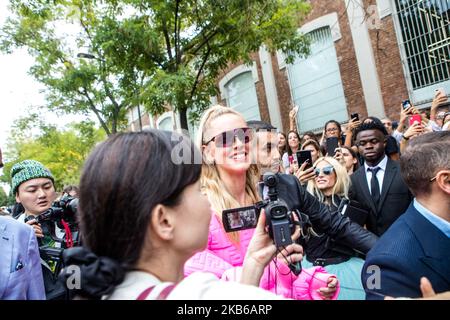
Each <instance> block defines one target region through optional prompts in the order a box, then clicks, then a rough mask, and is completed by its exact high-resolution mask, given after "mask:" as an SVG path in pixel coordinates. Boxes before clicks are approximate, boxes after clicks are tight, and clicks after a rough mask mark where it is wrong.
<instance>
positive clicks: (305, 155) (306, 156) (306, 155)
mask: <svg viewBox="0 0 450 320" xmlns="http://www.w3.org/2000/svg"><path fill="white" fill-rule="evenodd" d="M297 161H298V166H299V167H301V166H302V164H303V163H305V162H306V161H308V164H307V165H306V168H305V169H307V168H311V167H312V157H311V151H310V150H302V151H297Z"/></svg>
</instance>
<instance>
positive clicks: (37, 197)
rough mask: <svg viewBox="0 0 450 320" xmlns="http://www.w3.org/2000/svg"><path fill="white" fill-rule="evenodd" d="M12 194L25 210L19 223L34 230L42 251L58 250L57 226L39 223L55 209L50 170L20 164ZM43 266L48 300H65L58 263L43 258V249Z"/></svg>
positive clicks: (30, 162) (28, 162)
mask: <svg viewBox="0 0 450 320" xmlns="http://www.w3.org/2000/svg"><path fill="white" fill-rule="evenodd" d="M11 192H12V193H13V194H14V195H15V196H16V202H17V203H20V204H21V205H22V206H23V208H24V213H22V214H21V215H20V216H19V217H18V218H17V220H18V221H21V222H25V223H26V224H28V225H30V226H32V227H33V229H34V232H35V234H36V237H37V238H38V243H39V247H40V249H42V248H54V247H56V246H57V243H56V242H55V240H54V239H53V237H52V234H54V231H55V228H56V226H55V223H54V222H52V221H46V222H45V223H44V222H43V223H37V222H36V220H37V219H38V217H39V216H40V215H41V214H43V213H44V212H46V211H47V210H48V209H50V208H51V207H52V203H53V201H54V200H55V197H56V193H55V187H54V178H53V175H52V174H51V172H50V170H48V169H47V168H46V167H44V165H43V164H42V163H40V162H38V161H35V160H24V161H22V162H19V163H16V164H15V165H14V166H13V167H12V168H11ZM41 263H42V273H43V276H44V284H45V292H46V296H47V299H56V298H61V297H62V296H63V293H64V291H63V290H62V288H61V286H59V284H58V282H57V281H56V280H57V279H56V275H55V274H54V273H55V268H56V262H55V261H53V260H52V259H49V258H48V257H47V256H45V255H43V251H42V250H41Z"/></svg>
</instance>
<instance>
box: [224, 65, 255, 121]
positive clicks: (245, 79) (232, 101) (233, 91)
mask: <svg viewBox="0 0 450 320" xmlns="http://www.w3.org/2000/svg"><path fill="white" fill-rule="evenodd" d="M225 90H226V91H227V95H226V96H227V99H226V100H227V105H228V106H229V107H231V108H233V109H234V110H236V111H237V112H239V113H240V114H242V115H243V116H244V118H245V120H246V121H248V120H261V116H260V114H259V105H258V97H257V95H256V88H255V80H254V79H253V75H252V72H251V71H248V72H243V73H241V74H239V75H237V76H235V77H234V78H232V79H231V80H230V81H228V83H227V84H226V85H225Z"/></svg>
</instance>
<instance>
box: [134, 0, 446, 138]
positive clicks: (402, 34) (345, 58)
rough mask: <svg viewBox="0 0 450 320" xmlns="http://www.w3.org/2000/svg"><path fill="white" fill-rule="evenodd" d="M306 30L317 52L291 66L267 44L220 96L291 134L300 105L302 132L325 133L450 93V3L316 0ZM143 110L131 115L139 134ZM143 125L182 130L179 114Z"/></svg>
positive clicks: (232, 70) (226, 77)
mask: <svg viewBox="0 0 450 320" xmlns="http://www.w3.org/2000/svg"><path fill="white" fill-rule="evenodd" d="M310 2H311V7H312V10H311V12H310V14H309V16H308V17H307V19H306V20H305V21H304V22H303V24H302V25H301V26H300V27H299V32H303V33H305V34H308V35H310V36H311V39H312V47H311V55H310V56H308V57H307V58H302V57H298V59H296V61H295V62H294V63H293V64H291V65H287V64H286V63H285V62H284V58H283V55H282V54H281V53H276V54H271V53H269V52H268V51H267V50H266V49H265V48H264V47H262V48H260V50H259V52H255V53H253V54H252V59H253V64H252V65H250V66H248V65H239V64H238V65H230V66H229V67H228V68H227V69H226V70H224V71H223V73H222V75H221V76H220V77H219V78H218V81H217V85H218V88H219V90H220V96H219V97H217V98H216V99H213V100H214V101H213V102H214V103H216V102H220V103H222V104H224V105H227V106H230V107H232V108H235V109H236V110H238V111H239V112H241V113H242V114H244V116H245V117H246V118H247V120H250V119H261V120H264V121H269V122H271V123H272V124H273V125H274V126H276V127H277V128H279V129H280V130H283V131H287V130H288V129H289V119H288V114H289V111H290V108H291V104H292V102H294V103H295V104H296V105H298V106H299V112H298V121H297V122H298V124H299V128H300V131H307V130H313V131H316V132H320V131H321V130H322V127H323V125H324V124H325V122H326V121H327V120H330V119H335V120H338V121H339V122H342V123H345V122H347V121H348V119H349V115H350V114H351V113H355V112H357V113H359V114H360V117H365V116H367V115H372V116H377V117H380V118H382V117H385V116H389V117H391V118H392V119H393V120H398V113H399V110H400V104H401V102H402V101H403V100H405V99H410V100H411V101H412V102H413V104H415V105H416V106H417V107H419V108H421V109H422V108H428V107H429V106H430V104H431V100H432V98H433V96H434V92H435V89H437V88H444V89H445V91H446V92H447V93H450V72H449V70H450V0H428V1H422V0H332V1H329V0H311V1H310ZM138 118H139V112H137V110H130V112H129V119H130V123H132V125H131V127H132V129H133V130H138V129H139V128H140V125H138V123H137V119H138ZM141 122H142V125H143V126H146V125H147V126H150V127H157V128H165V129H171V128H174V129H176V128H179V121H178V119H177V116H176V115H174V114H172V113H171V112H167V113H165V114H163V115H161V116H158V117H152V116H150V115H147V114H142V115H141Z"/></svg>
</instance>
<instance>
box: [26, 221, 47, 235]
mask: <svg viewBox="0 0 450 320" xmlns="http://www.w3.org/2000/svg"><path fill="white" fill-rule="evenodd" d="M26 224H28V225H30V226H32V227H33V229H34V233H35V234H36V237H38V238H43V237H44V232H43V231H42V228H41V225H40V224H39V223H37V222H36V220H34V219H33V220H29V221H27V222H26Z"/></svg>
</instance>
